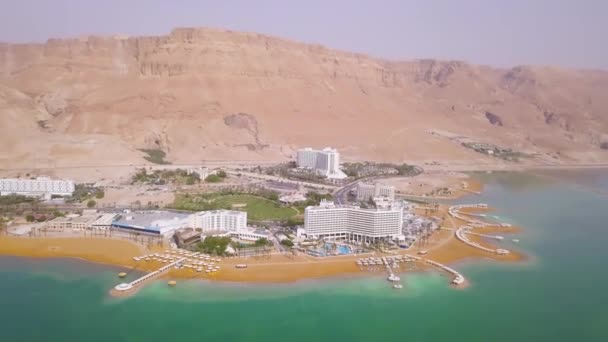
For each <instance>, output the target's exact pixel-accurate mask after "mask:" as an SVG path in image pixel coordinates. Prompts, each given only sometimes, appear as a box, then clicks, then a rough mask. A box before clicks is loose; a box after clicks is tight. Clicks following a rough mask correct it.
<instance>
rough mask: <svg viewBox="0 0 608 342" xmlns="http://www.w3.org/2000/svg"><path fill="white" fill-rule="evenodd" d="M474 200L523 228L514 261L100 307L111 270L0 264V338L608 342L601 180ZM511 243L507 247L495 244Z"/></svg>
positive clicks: (163, 295)
mask: <svg viewBox="0 0 608 342" xmlns="http://www.w3.org/2000/svg"><path fill="white" fill-rule="evenodd" d="M479 177H481V178H482V179H483V181H484V182H485V183H486V187H485V190H484V193H483V195H481V196H473V197H470V198H463V199H461V200H459V201H458V202H462V203H467V202H471V203H473V202H484V203H488V204H489V205H490V206H492V207H493V208H496V210H495V211H494V212H493V213H492V214H493V215H496V216H498V217H500V219H501V220H503V221H507V222H511V223H513V224H516V225H518V226H521V227H523V228H524V231H523V232H522V233H520V234H516V236H513V238H517V239H519V240H520V243H518V244H515V243H513V242H511V241H504V242H502V243H501V245H504V246H508V248H517V249H520V250H522V251H523V252H524V253H526V254H528V255H530V259H529V260H528V261H526V262H522V263H509V264H505V263H498V262H492V261H478V260H473V261H470V262H466V263H459V264H456V265H454V266H455V268H457V269H458V270H459V271H461V273H463V274H464V275H465V276H466V277H467V279H468V280H469V281H470V282H471V286H470V287H468V288H466V289H464V290H457V289H454V288H451V287H450V286H449V285H448V278H446V277H445V276H442V275H440V274H439V273H420V274H407V275H405V276H404V285H405V286H404V289H402V290H399V291H397V290H393V289H391V288H390V286H389V285H388V284H387V283H386V281H385V280H384V278H383V277H370V278H360V277H357V278H335V279H325V280H315V281H302V282H298V283H295V284H288V285H284V284H281V285H250V284H226V283H210V282H202V281H191V282H180V284H179V286H178V287H176V288H170V287H168V286H166V284H165V283H164V282H162V281H161V282H157V283H154V284H152V285H151V286H147V287H146V288H144V289H143V290H142V291H140V292H139V293H138V294H137V295H135V296H133V297H130V298H112V297H110V296H109V295H108V289H109V288H111V287H112V286H114V285H115V284H116V282H117V279H116V270H117V269H116V268H112V267H108V266H101V265H96V264H91V263H86V262H81V261H76V260H67V259H54V260H33V259H25V258H15V257H0V279H1V281H0V341H11V342H12V341H104V342H105V341H115V342H118V341H211V340H222V341H307V342H310V341H351V342H352V341H382V340H386V341H391V340H395V341H608V310H607V308H608V291H607V290H606V284H608V267H606V265H605V262H606V261H607V260H608V195H607V194H608V172H607V171H605V170H584V171H577V172H564V173H560V172H550V173H549V172H547V173H543V174H541V175H531V174H519V173H493V174H480V175H479ZM507 240H510V239H507Z"/></svg>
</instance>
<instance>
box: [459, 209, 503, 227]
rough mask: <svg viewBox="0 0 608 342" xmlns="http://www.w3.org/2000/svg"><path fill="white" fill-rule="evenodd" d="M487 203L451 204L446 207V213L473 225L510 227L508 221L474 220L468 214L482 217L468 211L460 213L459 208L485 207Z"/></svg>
mask: <svg viewBox="0 0 608 342" xmlns="http://www.w3.org/2000/svg"><path fill="white" fill-rule="evenodd" d="M487 208H488V205H487V204H483V203H479V204H459V205H453V206H451V207H450V208H449V209H448V214H449V215H450V216H452V217H454V218H457V219H459V220H462V221H464V222H467V223H468V224H470V225H471V226H473V227H502V228H504V227H510V226H511V225H510V224H508V223H491V222H482V221H479V220H475V219H473V218H471V217H470V216H478V217H483V216H481V215H479V214H468V213H461V212H460V209H487Z"/></svg>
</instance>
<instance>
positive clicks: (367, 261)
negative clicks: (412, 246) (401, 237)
mask: <svg viewBox="0 0 608 342" xmlns="http://www.w3.org/2000/svg"><path fill="white" fill-rule="evenodd" d="M407 261H418V262H424V263H427V264H429V265H431V266H434V267H437V268H439V269H441V270H442V271H445V272H447V273H449V274H451V275H452V276H454V278H452V281H451V283H452V284H453V285H456V286H460V285H463V284H464V283H465V281H466V279H465V277H464V276H463V275H462V274H460V273H459V272H458V271H456V270H454V269H453V268H451V267H448V266H446V265H444V264H442V263H439V262H437V261H434V260H430V259H424V258H422V257H419V256H414V255H409V254H402V255H396V256H388V257H386V256H384V257H382V258H374V257H369V258H363V259H359V260H357V261H356V263H357V265H359V266H360V267H362V268H365V267H368V266H371V267H372V269H373V267H374V266H377V265H380V266H381V265H384V266H385V267H386V271H387V272H388V274H389V277H388V280H389V281H393V282H395V281H399V280H400V279H399V277H397V276H395V274H394V272H393V267H398V264H399V263H400V262H407Z"/></svg>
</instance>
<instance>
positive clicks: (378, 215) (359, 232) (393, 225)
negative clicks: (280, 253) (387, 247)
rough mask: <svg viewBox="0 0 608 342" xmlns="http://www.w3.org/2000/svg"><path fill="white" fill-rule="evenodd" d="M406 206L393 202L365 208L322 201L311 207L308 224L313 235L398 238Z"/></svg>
mask: <svg viewBox="0 0 608 342" xmlns="http://www.w3.org/2000/svg"><path fill="white" fill-rule="evenodd" d="M402 227H403V208H402V207H401V205H400V204H399V203H393V204H392V205H391V206H390V207H387V208H383V209H362V208H360V207H357V206H347V205H335V204H334V203H333V202H326V201H322V202H321V204H320V205H319V206H314V207H307V208H306V210H305V214H304V228H305V231H306V233H305V234H306V236H307V237H309V238H326V239H347V240H354V241H365V242H374V241H379V240H385V241H386V240H394V239H397V238H398V237H399V236H400V235H401V234H402Z"/></svg>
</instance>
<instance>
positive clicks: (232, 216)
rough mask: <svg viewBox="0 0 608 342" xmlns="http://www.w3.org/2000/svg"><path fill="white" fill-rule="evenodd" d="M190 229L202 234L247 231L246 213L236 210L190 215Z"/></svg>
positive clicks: (202, 212)
mask: <svg viewBox="0 0 608 342" xmlns="http://www.w3.org/2000/svg"><path fill="white" fill-rule="evenodd" d="M189 224H190V227H191V228H200V229H202V231H203V233H206V232H212V231H229V232H236V231H239V230H246V229H247V213H246V212H244V211H236V210H210V211H201V212H197V213H194V214H192V215H190V222H189Z"/></svg>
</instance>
